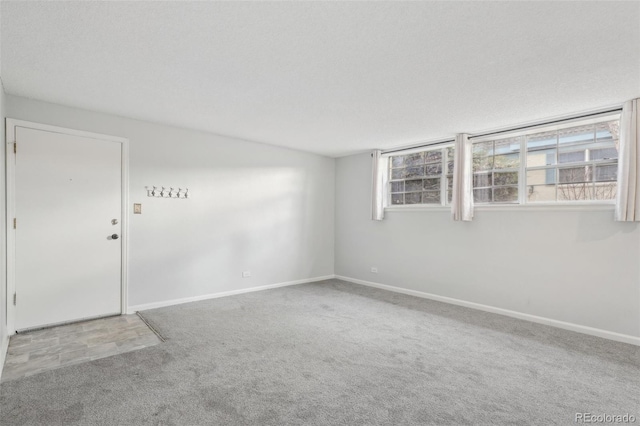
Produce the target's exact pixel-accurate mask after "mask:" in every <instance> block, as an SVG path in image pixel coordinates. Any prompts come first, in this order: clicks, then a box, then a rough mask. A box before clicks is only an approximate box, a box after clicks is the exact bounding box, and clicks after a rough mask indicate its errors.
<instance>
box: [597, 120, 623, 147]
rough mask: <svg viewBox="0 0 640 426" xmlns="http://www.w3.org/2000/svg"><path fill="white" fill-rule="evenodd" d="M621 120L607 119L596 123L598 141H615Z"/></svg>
mask: <svg viewBox="0 0 640 426" xmlns="http://www.w3.org/2000/svg"><path fill="white" fill-rule="evenodd" d="M619 123H620V122H619V121H618V120H613V121H607V122H605V123H598V124H596V141H598V142H609V141H610V142H613V141H615V140H617V139H618V131H619Z"/></svg>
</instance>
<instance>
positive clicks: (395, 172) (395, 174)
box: [391, 169, 406, 179]
mask: <svg viewBox="0 0 640 426" xmlns="http://www.w3.org/2000/svg"><path fill="white" fill-rule="evenodd" d="M405 173H406V169H392V170H391V179H403V178H404V177H405Z"/></svg>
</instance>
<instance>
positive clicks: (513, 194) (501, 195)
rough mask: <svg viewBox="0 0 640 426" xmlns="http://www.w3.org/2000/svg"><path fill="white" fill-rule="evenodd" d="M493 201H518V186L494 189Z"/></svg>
mask: <svg viewBox="0 0 640 426" xmlns="http://www.w3.org/2000/svg"><path fill="white" fill-rule="evenodd" d="M493 201H495V202H506V201H518V187H517V186H501V187H498V188H494V189H493Z"/></svg>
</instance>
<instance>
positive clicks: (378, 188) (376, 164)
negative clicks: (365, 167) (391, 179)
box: [371, 149, 389, 220]
mask: <svg viewBox="0 0 640 426" xmlns="http://www.w3.org/2000/svg"><path fill="white" fill-rule="evenodd" d="M371 160H372V170H373V185H372V190H373V194H372V197H371V220H382V219H384V206H385V204H386V200H387V175H388V173H389V167H388V165H389V164H388V161H389V158H387V157H382V151H380V150H379V149H377V150H375V151H373V153H372V154H371Z"/></svg>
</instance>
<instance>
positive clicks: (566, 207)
mask: <svg viewBox="0 0 640 426" xmlns="http://www.w3.org/2000/svg"><path fill="white" fill-rule="evenodd" d="M593 114H594V116H593V117H588V118H584V117H579V118H567V119H558V122H555V123H553V124H544V123H543V124H538V125H535V124H534V125H531V126H527V127H526V128H523V129H522V130H514V131H510V130H508V129H505V130H496V131H493V132H491V133H487V134H483V135H482V136H475V137H474V136H473V135H471V136H470V140H469V143H471V144H476V143H480V142H487V141H500V140H503V139H512V138H515V137H522V136H527V135H530V134H532V133H542V132H551V131H558V130H561V129H564V128H567V127H578V126H584V125H592V124H598V123H602V122H606V121H611V120H614V119H616V118H619V117H620V111H615V112H610V111H607V112H602V113H598V112H594V113H593ZM452 146H454V143H453V142H451V143H449V142H448V141H446V142H444V143H443V141H434V142H431V143H424V144H422V145H420V146H418V147H415V148H407V149H397V150H391V151H390V152H386V153H382V155H381V156H382V157H383V158H389V157H393V156H398V155H407V154H413V153H416V152H424V151H432V150H436V149H444V148H448V147H452ZM523 153H525V154H526V139H525V138H523V139H522V141H521V148H520V167H519V170H518V173H519V176H518V200H517V201H512V202H504V203H478V204H475V205H474V210H476V211H570V210H582V211H585V210H594V211H600V210H613V208H614V207H615V200H576V201H553V202H548V201H540V202H536V201H528V200H527V199H526V195H525V194H526V188H527V185H526V174H527V164H526V155H524V156H525V158H524V159H523ZM591 163H592V161H589V162H588V164H591ZM573 164H575V165H582V164H584V163H582V162H580V163H573ZM537 168H540V169H544V168H545V167H542V166H540V167H536V169H537ZM549 168H554V169H557V168H558V165H557V164H556V165H554V166H553V167H551V166H549ZM446 175H447V174H446V159H445V158H444V156H443V175H442V178H441V181H440V188H441V192H440V193H441V194H446V190H447V188H446ZM390 181H391V178H390V176H389V177H388V178H387V180H386V181H385V182H384V185H385V188H386V190H387V193H388V194H390V193H391V189H390V185H389V182H390ZM387 202H389V203H390V202H391V197H390V195H389V197H388V201H387ZM384 209H385V211H449V210H450V209H451V205H450V204H447V200H446V196H443V197H442V198H441V204H401V205H393V204H388V205H385V206H384Z"/></svg>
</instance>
